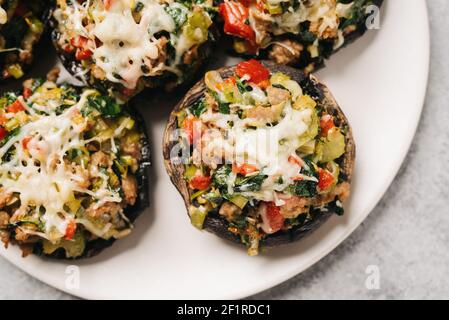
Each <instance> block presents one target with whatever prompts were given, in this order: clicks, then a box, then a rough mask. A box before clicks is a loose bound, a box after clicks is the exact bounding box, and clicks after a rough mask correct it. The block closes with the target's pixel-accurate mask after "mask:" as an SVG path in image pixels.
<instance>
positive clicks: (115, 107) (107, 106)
mask: <svg viewBox="0 0 449 320" xmlns="http://www.w3.org/2000/svg"><path fill="white" fill-rule="evenodd" d="M87 100H88V106H89V107H90V108H94V109H96V110H98V111H99V112H100V113H101V114H102V115H103V116H105V117H115V116H117V115H119V114H120V113H121V111H122V109H121V107H120V105H119V104H118V103H117V101H115V99H114V98H112V97H109V96H96V97H89V98H88V99H87Z"/></svg>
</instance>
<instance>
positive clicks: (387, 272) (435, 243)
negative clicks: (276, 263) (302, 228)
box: [0, 0, 449, 300]
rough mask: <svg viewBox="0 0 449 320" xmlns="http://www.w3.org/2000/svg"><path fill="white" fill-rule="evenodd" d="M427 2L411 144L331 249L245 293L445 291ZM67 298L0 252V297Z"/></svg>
mask: <svg viewBox="0 0 449 320" xmlns="http://www.w3.org/2000/svg"><path fill="white" fill-rule="evenodd" d="M428 7H429V15H430V30H431V45H432V48H431V66H430V77H429V87H428V93H427V98H426V103H425V106H424V111H423V116H422V118H421V121H420V124H419V128H418V132H417V134H416V137H415V139H414V143H413V145H412V147H411V149H410V151H409V153H408V156H407V158H406V160H405V161H404V164H403V166H402V168H401V170H400V172H399V173H398V175H397V177H396V179H395V180H394V182H393V184H392V185H391V186H390V188H389V189H388V191H387V193H386V195H385V196H384V198H383V199H382V201H381V202H380V203H379V204H378V205H377V207H376V208H375V210H374V211H373V212H372V213H371V214H370V215H369V217H368V218H367V219H366V220H365V221H364V222H363V224H362V225H361V226H360V227H359V228H358V229H357V230H356V231H355V232H354V233H353V234H352V235H351V236H350V237H349V238H348V239H346V240H345V241H344V242H343V243H342V244H341V245H340V246H339V247H338V248H337V249H336V250H334V251H333V252H332V253H331V254H329V255H328V256H326V257H325V258H323V259H322V260H321V261H320V262H319V263H317V264H316V265H314V266H313V267H311V268H310V269H308V270H307V271H306V272H303V273H302V274H300V275H298V276H296V277H294V278H292V279H290V280H288V281H286V282H285V283H283V284H281V285H279V286H277V287H275V288H273V289H270V290H267V291H264V292H262V293H260V294H258V295H255V296H253V297H251V298H256V299H432V298H445V299H448V298H449V277H447V275H448V268H447V265H449V250H448V246H449V233H448V230H449V209H448V208H447V207H446V206H447V205H449V200H448V198H447V197H448V196H449V192H448V190H449V189H448V187H447V184H446V183H445V182H449V172H448V171H447V170H446V168H445V166H446V165H447V164H449V142H448V141H449V130H447V123H449V107H448V103H447V98H448V97H449V63H446V61H447V58H448V56H447V51H448V50H447V49H448V48H449V39H448V38H447V30H449V21H448V20H447V19H446V17H447V16H448V15H449V3H448V2H447V1H446V0H431V1H428ZM373 271H379V275H380V277H379V279H380V281H379V285H380V288H379V289H376V288H374V289H368V288H367V285H366V282H367V278H369V275H368V273H369V274H372V273H371V272H373ZM368 287H369V286H368ZM71 298H72V297H71V296H69V295H67V294H65V293H62V292H60V291H59V290H56V289H53V288H51V287H49V286H47V285H45V284H43V283H41V282H40V281H38V280H35V279H33V278H32V277H30V276H28V275H27V274H26V273H24V272H22V271H20V270H19V269H17V268H15V267H14V266H13V265H11V264H10V263H9V262H7V261H6V260H4V259H3V258H0V300H3V299H71Z"/></svg>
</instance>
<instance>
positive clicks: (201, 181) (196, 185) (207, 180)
mask: <svg viewBox="0 0 449 320" xmlns="http://www.w3.org/2000/svg"><path fill="white" fill-rule="evenodd" d="M211 182H212V178H211V177H209V176H203V175H196V176H193V178H192V179H191V180H190V182H189V186H190V188H191V189H195V190H206V189H207V188H209V186H210V184H211Z"/></svg>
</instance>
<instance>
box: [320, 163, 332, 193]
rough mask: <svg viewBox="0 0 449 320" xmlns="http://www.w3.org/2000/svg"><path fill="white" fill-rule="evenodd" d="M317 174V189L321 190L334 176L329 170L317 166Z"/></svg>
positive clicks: (326, 187)
mask: <svg viewBox="0 0 449 320" xmlns="http://www.w3.org/2000/svg"><path fill="white" fill-rule="evenodd" d="M318 175H319V180H318V189H320V190H321V191H322V190H326V189H328V188H329V187H330V186H331V185H332V184H333V183H334V176H333V175H332V173H330V172H329V171H327V170H325V169H321V168H319V169H318Z"/></svg>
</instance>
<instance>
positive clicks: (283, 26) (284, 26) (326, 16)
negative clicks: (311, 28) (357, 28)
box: [249, 0, 354, 46]
mask: <svg viewBox="0 0 449 320" xmlns="http://www.w3.org/2000/svg"><path fill="white" fill-rule="evenodd" d="M282 2H285V1H283V0H269V1H268V3H269V4H270V5H275V6H276V5H280V3H282ZM353 4H354V3H353V2H351V3H348V4H344V3H336V1H329V0H310V1H301V3H300V5H299V6H298V8H297V9H296V10H295V9H293V7H290V8H289V10H288V11H286V12H284V13H283V14H280V15H269V14H262V13H260V11H258V9H257V8H256V7H255V6H253V7H251V8H250V12H251V15H250V18H249V22H250V25H251V27H252V29H253V30H254V31H255V32H256V39H259V38H261V37H262V36H258V35H259V34H260V33H262V32H261V25H262V26H263V24H266V23H269V30H268V31H269V32H271V33H273V34H274V35H282V34H285V33H294V34H298V33H299V31H300V24H301V23H303V22H306V21H310V22H314V23H319V26H318V30H317V35H318V36H319V37H322V36H323V34H324V32H325V31H326V30H327V29H328V28H329V29H332V30H336V29H338V27H339V23H340V18H349V17H350V14H351V9H352V6H353ZM255 11H257V16H258V18H257V19H254V17H253V16H254V14H255V13H254V12H255ZM260 20H262V21H263V22H261V21H260ZM262 29H263V28H262ZM262 34H263V33H262ZM264 36H266V35H264ZM339 41H341V39H339ZM259 42H261V41H258V43H259ZM265 42H266V41H265ZM340 46H341V44H340Z"/></svg>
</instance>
